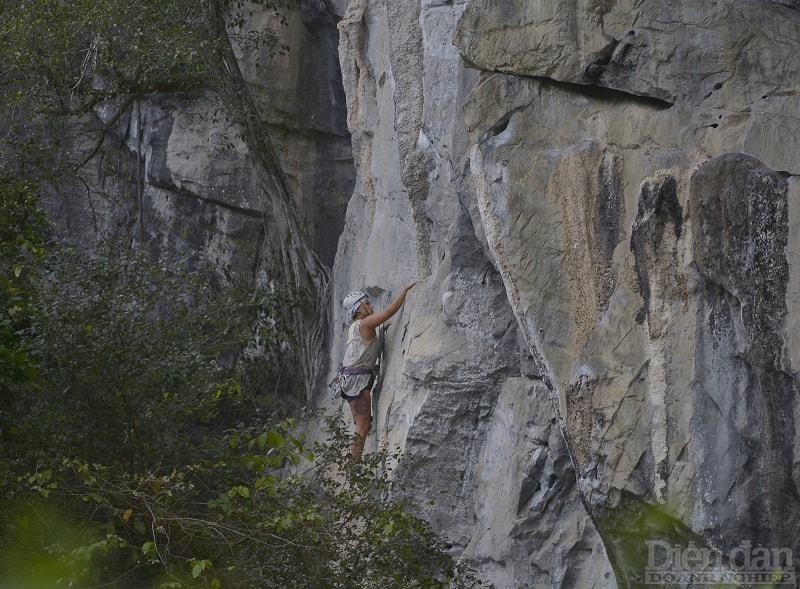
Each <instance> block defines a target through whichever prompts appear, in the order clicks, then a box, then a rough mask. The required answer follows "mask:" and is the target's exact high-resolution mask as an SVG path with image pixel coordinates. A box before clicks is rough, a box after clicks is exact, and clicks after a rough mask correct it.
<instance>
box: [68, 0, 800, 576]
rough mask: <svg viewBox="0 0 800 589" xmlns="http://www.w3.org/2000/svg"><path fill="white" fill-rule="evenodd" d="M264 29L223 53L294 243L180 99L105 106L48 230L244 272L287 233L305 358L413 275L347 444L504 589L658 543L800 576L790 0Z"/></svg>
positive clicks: (263, 266)
mask: <svg viewBox="0 0 800 589" xmlns="http://www.w3.org/2000/svg"><path fill="white" fill-rule="evenodd" d="M269 18H270V17H269V16H268V15H258V16H257V18H256V19H254V20H253V21H252V22H251V23H250V26H252V27H254V28H259V27H263V26H265V23H267V22H268V21H269ZM335 26H338V44H337V39H336V32H337V31H336V29H335ZM287 34H288V35H289V37H290V39H291V41H290V45H291V47H292V50H291V51H290V53H289V54H288V55H287V56H285V57H281V58H278V59H276V60H272V61H270V60H267V59H262V60H261V61H262V67H263V66H264V65H267V68H268V69H267V70H266V72H265V73H262V72H264V70H263V69H256V68H255V67H254V65H253V61H252V60H253V58H254V56H252V55H242V56H240V57H241V58H242V70H243V72H244V73H245V76H246V77H247V78H248V80H249V82H250V84H251V89H252V91H253V92H254V94H255V95H256V96H257V97H259V98H260V102H261V106H262V108H263V112H264V116H265V117H266V120H267V122H268V124H269V127H270V129H271V130H272V131H273V133H272V138H273V141H274V142H275V144H276V148H277V151H278V153H280V154H281V156H280V164H281V169H282V172H283V174H284V175H285V177H286V181H287V184H288V186H289V189H290V192H291V194H292V196H293V199H294V201H293V202H294V204H295V206H296V207H297V210H298V211H299V218H300V219H301V220H302V224H301V225H302V226H301V227H297V226H294V225H291V224H286V223H284V221H285V219H282V217H281V215H283V214H284V213H285V210H286V209H282V208H281V207H280V206H278V204H277V201H276V200H275V199H274V195H273V194H271V193H270V192H269V191H268V190H264V189H263V186H262V184H263V182H262V180H263V179H262V178H260V177H259V174H258V170H256V169H255V168H254V166H253V165H252V163H251V160H250V158H249V154H248V153H247V149H246V146H245V145H244V144H243V143H241V142H239V141H238V140H237V139H236V138H235V135H233V134H232V132H231V130H230V129H229V128H227V126H226V125H225V124H224V123H222V122H217V121H216V120H215V119H214V117H213V116H211V115H212V114H213V106H211V103H210V102H209V101H208V97H202V96H198V97H195V99H193V100H191V101H186V100H184V99H181V100H178V99H176V98H175V97H167V96H162V97H156V98H154V99H153V100H150V101H148V102H145V103H143V104H142V105H141V111H135V112H134V113H132V114H131V115H130V116H126V117H123V118H122V119H120V122H119V124H118V127H119V128H118V132H117V133H116V140H117V143H116V145H117V147H118V150H117V151H116V152H115V153H116V155H115V156H114V157H105V158H103V159H102V160H100V159H98V160H96V161H97V165H96V167H94V168H92V172H93V174H92V176H91V177H89V178H87V181H88V182H89V183H90V184H91V185H92V186H94V187H95V188H97V189H98V190H100V191H102V192H103V193H105V194H106V195H107V196H108V198H105V199H100V200H95V201H92V202H90V203H86V202H85V201H83V200H81V201H63V202H57V203H53V205H52V210H53V211H54V213H55V214H57V215H59V216H60V218H61V220H62V222H63V224H64V226H65V227H66V228H68V229H71V230H75V231H79V232H83V233H86V232H88V233H92V232H95V231H98V232H102V233H105V234H108V235H114V236H116V237H117V238H118V239H128V240H131V239H142V240H149V242H150V243H151V244H152V246H151V247H153V248H154V250H159V249H161V248H167V247H178V248H179V249H180V248H183V249H191V250H193V251H195V250H199V251H201V252H203V253H204V255H206V256H207V257H209V258H212V259H216V260H217V262H218V264H219V266H220V268H221V269H222V270H225V271H231V272H246V273H248V272H249V273H250V274H251V276H252V277H253V278H254V279H265V277H264V275H265V274H268V273H269V268H268V264H267V262H266V260H267V259H270V258H271V257H273V256H275V255H276V254H275V252H273V251H271V250H270V249H269V248H270V247H271V246H270V244H274V241H272V242H271V241H270V239H274V238H275V236H278V237H280V238H281V239H282V240H284V241H285V240H287V239H297V240H300V241H303V240H307V242H308V243H309V244H311V247H312V249H313V251H314V252H315V254H316V255H317V256H319V258H320V259H321V260H322V262H323V263H324V264H326V265H330V264H332V270H333V272H332V281H331V285H330V286H331V293H330V294H331V298H332V299H333V300H332V301H331V315H332V322H331V323H332V328H331V329H330V332H329V333H327V332H326V333H325V334H324V335H325V336H326V339H327V340H329V349H328V348H327V347H323V346H321V347H320V348H319V351H318V354H319V356H320V358H319V359H320V361H321V364H322V365H323V366H324V364H325V363H326V362H327V363H329V364H330V365H335V364H336V363H337V362H338V361H339V359H340V358H341V354H342V351H343V343H344V341H343V340H344V327H345V326H346V324H347V321H346V318H345V317H344V310H343V309H342V307H341V304H340V302H339V301H341V300H342V298H343V297H344V295H345V294H346V293H347V292H349V291H351V290H354V289H362V290H367V292H369V293H370V295H371V296H372V298H373V300H374V302H375V303H376V306H378V307H380V306H382V305H384V304H386V303H387V302H388V301H390V300H391V299H392V298H393V296H394V295H396V294H397V292H398V291H399V289H400V288H402V286H403V285H404V284H405V283H406V282H407V281H408V280H410V279H411V278H414V277H420V278H422V279H423V282H422V283H421V284H420V285H418V286H417V287H416V288H415V289H413V290H412V291H411V293H410V294H409V297H408V299H407V302H406V305H405V307H404V309H403V310H402V311H401V312H400V313H399V314H398V315H397V316H396V317H395V318H394V320H393V326H392V327H391V329H390V330H389V334H388V343H387V352H386V362H385V365H384V366H385V374H384V379H385V380H384V382H385V384H384V387H383V391H382V392H381V395H380V397H379V399H378V403H377V413H376V415H375V425H376V433H375V435H374V436H372V437H371V438H370V440H368V448H370V447H371V448H374V447H376V446H388V447H392V448H394V447H399V448H400V449H401V450H402V454H403V458H402V460H401V462H400V463H399V464H398V465H396V469H395V470H394V472H395V473H396V476H397V477H399V478H401V479H403V480H405V481H408V482H410V483H413V487H412V489H413V490H411V491H408V494H409V498H410V499H411V500H414V501H416V503H417V504H418V505H419V506H420V509H421V510H422V512H423V513H424V514H425V515H426V516H427V517H428V518H429V519H430V521H431V522H433V524H434V525H435V526H436V528H437V529H438V530H439V531H440V532H441V533H442V534H443V535H444V537H445V538H446V539H447V540H448V541H449V542H450V543H451V544H452V551H453V554H454V555H455V556H456V557H458V558H460V559H461V560H463V561H464V562H465V563H467V564H469V565H470V566H472V567H473V568H474V569H475V570H476V571H477V572H478V574H479V576H481V577H482V578H483V579H484V580H485V581H487V582H490V583H492V585H493V586H494V587H495V588H497V589H517V588H519V587H529V588H532V587H537V588H546V587H552V588H556V587H558V588H565V589H566V588H576V589H585V588H592V587H597V588H600V587H603V588H613V587H631V588H633V587H641V586H642V585H643V584H644V583H645V582H646V581H647V579H646V573H647V572H648V570H647V569H648V567H650V565H651V564H652V562H653V560H654V552H653V551H654V549H655V548H658V549H660V550H661V551H662V552H661V553H659V554H658V555H657V556H659V559H660V560H659V562H661V564H664V562H663V561H664V552H663V551H664V550H665V549H669V550H672V551H673V552H672V553H671V554H677V555H678V556H679V557H680V556H681V555H683V556H686V555H688V556H689V559H690V560H691V562H692V563H693V564H697V563H696V561H695V560H693V556H691V555H692V554H697V553H696V552H695V553H692V552H686V551H687V550H697V551H700V554H704V555H709V557H708V559H707V560H709V561H711V562H710V563H709V562H705V563H700V564H697V566H696V567H695V568H696V569H697V570H702V569H705V570H708V569H709V568H713V566H711V565H716V564H720V565H721V566H728V567H734V568H736V567H742V566H746V565H748V564H749V565H750V566H751V568H753V567H758V566H761V567H762V569H763V568H766V567H767V565H769V566H772V565H782V566H788V567H792V566H797V564H796V561H792V560H791V558H790V557H791V555H792V554H800V544H798V538H800V529H799V528H800V493H798V484H799V483H800V458H799V457H798V450H800V433H799V432H800V428H799V427H798V420H799V419H800V407H798V405H800V403H798V402H797V401H796V399H797V396H798V366H800V262H798V260H800V180H798V175H800V115H799V114H798V113H800V61H798V59H797V55H800V4H798V2H797V1H796V0H775V1H768V0H763V1H758V0H726V1H722V0H708V1H705V2H694V3H689V2H677V1H670V0H666V1H661V0H659V1H656V0H635V1H634V0H569V1H564V0H545V1H541V2H525V1H522V0H482V1H480V2H478V1H477V0H473V1H471V2H468V1H467V0H421V1H416V0H415V1H411V0H350V1H349V2H347V1H346V0H336V1H335V2H333V1H329V0H321V1H319V2H312V3H311V4H309V6H308V7H307V9H306V10H305V12H303V13H302V14H301V15H299V16H297V17H296V19H294V20H292V21H291V22H290V26H289V28H288V30H287ZM340 74H341V81H342V84H343V91H342V88H341V87H340V86H339V82H338V80H339V75H340ZM112 115H113V113H103V112H100V113H98V116H100V117H101V118H103V117H105V118H106V119H107V120H110V119H111V116H112ZM348 134H349V136H348ZM223 145H228V147H227V148H224V149H223V148H222V146H223ZM94 161H95V160H93V162H94ZM137 162H138V163H139V164H140V165H141V168H140V169H141V171H142V173H143V175H142V176H141V178H142V182H141V185H140V186H141V190H140V191H137V190H136V185H135V183H134V182H133V181H132V179H133V178H136V175H137ZM131 186H134V188H133V189H132V188H131ZM345 207H346V214H345V213H344V209H345ZM304 243H305V241H304ZM241 244H246V245H250V246H257V247H255V248H251V249H255V250H256V252H257V254H256V257H255V260H254V257H253V255H252V253H248V252H249V251H250V250H248V248H246V247H245V248H242V247H241ZM293 262H294V261H293V260H292V259H287V260H286V262H285V263H286V265H287V266H291V264H292V263H293ZM267 278H268V277H267ZM319 329H321V330H325V329H327V323H322V327H320V328H319ZM312 395H313V396H312V399H311V401H312V405H315V406H321V407H326V408H328V409H330V410H332V411H338V410H340V409H341V404H340V403H332V402H330V401H329V400H328V399H327V393H326V392H325V391H323V390H321V389H320V390H314V391H312ZM346 413H347V410H346V408H345V409H344V413H343V417H344V418H345V419H349V416H347V415H346ZM745 548H746V549H747V550H748V551H749V550H750V548H761V549H769V550H772V551H773V552H770V553H769V555H770V559H762V560H761V561H759V562H757V563H755V564H754V563H753V561H752V560H751V559H748V558H746V557H745ZM772 555H776V559H771V557H772ZM712 556H713V558H711V557H712ZM717 556H721V557H728V556H733V557H734V558H733V559H732V562H722V561H721V560H719V561H718V560H717ZM679 557H678V558H677V560H678V561H680V558H679ZM742 559H744V561H748V562H743V561H742ZM656 560H658V559H656ZM673 560H674V559H673ZM701 560H702V559H701ZM651 568H652V567H651ZM790 570H791V569H790ZM650 572H652V571H650ZM694 582H695V583H696V582H697V579H695V581H694ZM653 586H659V585H658V584H657V583H656V584H655V585H653ZM661 586H664V583H662V585H661ZM673 586H687V587H688V586H693V585H692V581H688V582H685V583H683V584H682V585H681V584H678V585H673ZM694 586H696V585H694Z"/></svg>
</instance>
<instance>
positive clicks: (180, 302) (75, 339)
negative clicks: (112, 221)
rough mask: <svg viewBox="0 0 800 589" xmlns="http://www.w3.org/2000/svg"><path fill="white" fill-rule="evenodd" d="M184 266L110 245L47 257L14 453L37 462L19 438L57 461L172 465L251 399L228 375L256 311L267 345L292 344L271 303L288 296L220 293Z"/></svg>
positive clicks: (134, 467) (206, 276)
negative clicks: (34, 374)
mask: <svg viewBox="0 0 800 589" xmlns="http://www.w3.org/2000/svg"><path fill="white" fill-rule="evenodd" d="M187 266H190V261H187V260H182V259H180V260H178V261H172V262H167V261H162V262H161V263H159V264H150V263H148V262H147V261H146V260H145V259H144V257H143V254H142V253H141V252H120V251H115V250H112V249H107V250H105V251H98V252H95V253H94V254H92V255H88V254H84V253H80V252H77V251H71V250H68V249H60V250H58V251H57V253H54V254H53V255H51V256H49V257H48V258H46V259H45V260H44V261H43V264H42V274H41V275H42V289H41V291H40V292H39V298H38V310H37V313H36V315H35V316H33V317H31V320H30V326H29V329H27V330H26V340H25V347H26V349H28V350H29V355H30V356H31V357H32V358H33V359H34V360H36V362H37V364H38V365H39V380H38V382H37V386H36V387H35V388H27V389H24V390H20V391H19V392H18V393H17V400H16V407H17V412H18V414H19V418H18V419H17V421H16V423H15V424H14V432H15V435H14V436H12V438H11V441H12V442H13V441H14V440H19V448H18V452H17V459H18V460H21V459H23V458H24V457H25V456H28V460H29V462H28V466H29V467H33V466H34V465H35V464H36V462H35V461H36V458H35V456H33V455H31V451H29V450H27V449H26V448H25V446H24V441H25V440H29V439H37V440H39V442H40V443H41V444H43V445H44V447H47V448H49V449H50V452H49V453H50V454H51V456H54V457H55V459H56V460H59V459H60V457H61V456H71V455H79V456H90V457H92V460H95V461H98V462H101V463H103V464H108V465H117V464H118V465H124V466H125V468H127V469H128V471H129V472H138V471H142V470H148V469H153V468H155V466H156V465H158V464H160V463H166V464H174V463H176V462H177V461H179V460H181V459H183V458H184V457H186V456H187V455H190V454H192V453H194V452H196V449H195V447H196V445H197V444H198V443H199V442H201V441H202V436H203V435H205V433H207V432H205V430H206V429H208V428H207V427H204V424H209V423H210V422H211V421H212V420H213V419H214V418H215V417H216V416H217V415H218V414H219V412H220V409H221V407H225V406H233V405H235V404H236V403H239V404H241V403H243V402H245V401H246V400H247V399H244V398H243V395H242V391H241V388H240V386H239V384H238V382H237V381H235V380H232V379H233V377H235V376H236V374H235V373H234V372H233V371H232V366H233V362H234V360H235V359H236V354H237V350H241V349H242V348H243V346H244V345H245V344H246V343H247V341H248V340H250V339H251V338H252V337H253V336H254V331H253V330H254V327H253V326H254V325H256V324H257V315H258V313H259V312H266V313H267V316H268V319H269V320H266V319H265V318H264V317H262V320H261V323H263V324H265V325H266V326H268V328H265V329H263V330H261V332H260V333H259V336H260V338H261V339H262V340H263V341H264V342H265V343H264V345H265V347H266V348H268V349H270V348H274V349H280V348H281V347H287V346H288V347H290V346H291V341H292V334H291V332H290V331H289V330H288V327H287V326H286V323H285V321H283V320H282V318H281V317H282V315H281V314H279V311H280V309H279V307H277V306H275V305H274V304H273V299H274V298H277V297H280V298H281V299H282V300H283V299H285V298H286V297H285V296H284V295H283V293H281V292H280V291H273V292H271V293H267V292H256V291H244V290H238V289H226V290H222V291H220V290H218V289H215V288H211V287H210V286H209V282H210V280H211V274H210V273H208V272H206V271H204V270H203V269H202V268H194V267H191V266H190V267H188V268H187ZM287 304H288V303H287ZM265 309H266V311H264V310H265ZM56 452H60V453H61V454H60V456H59V455H56Z"/></svg>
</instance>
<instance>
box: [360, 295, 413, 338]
mask: <svg viewBox="0 0 800 589" xmlns="http://www.w3.org/2000/svg"><path fill="white" fill-rule="evenodd" d="M418 282H419V280H412V281H411V282H409V283H408V284H406V285H405V287H403V290H402V291H401V292H400V294H399V295H397V298H396V299H395V300H393V301H392V302H391V303H389V305H388V306H387V307H386V308H385V309H383V310H382V311H378V312H376V313H373V314H372V315H369V316H367V317H364V318H363V319H362V320H361V323H359V324H358V331H359V333H361V337H362V338H363V339H364V341H368V342H370V341H372V340H374V339H375V337H376V336H377V333H376V330H377V329H378V326H379V325H382V324H383V322H384V321H386V320H387V319H389V318H390V317H392V316H393V315H394V314H395V313H397V312H398V311H399V310H400V308H401V307H402V306H403V303H404V302H405V300H406V295H407V294H408V291H410V290H411V289H412V288H414V287H415V286H416V285H417V283H418Z"/></svg>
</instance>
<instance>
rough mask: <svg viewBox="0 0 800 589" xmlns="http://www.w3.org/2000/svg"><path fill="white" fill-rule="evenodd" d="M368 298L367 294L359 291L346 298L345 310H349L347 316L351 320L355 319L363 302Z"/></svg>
mask: <svg viewBox="0 0 800 589" xmlns="http://www.w3.org/2000/svg"><path fill="white" fill-rule="evenodd" d="M366 298H368V297H367V295H366V293H363V292H361V291H360V290H357V291H355V292H351V293H350V294H349V295H347V296H346V297H344V301H343V303H344V308H345V309H347V314H348V316H349V317H350V319H352V318H353V315H355V314H356V311H358V308H359V307H360V306H361V301H363V300H364V299H366Z"/></svg>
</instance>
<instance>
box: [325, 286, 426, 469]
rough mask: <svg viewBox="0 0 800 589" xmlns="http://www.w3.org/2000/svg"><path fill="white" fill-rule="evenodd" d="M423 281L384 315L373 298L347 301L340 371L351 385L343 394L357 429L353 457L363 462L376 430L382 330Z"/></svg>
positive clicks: (356, 294) (351, 297)
mask: <svg viewBox="0 0 800 589" xmlns="http://www.w3.org/2000/svg"><path fill="white" fill-rule="evenodd" d="M417 283H419V280H412V281H411V282H409V283H408V284H407V285H406V286H405V287H403V290H402V292H401V293H400V294H399V295H398V296H397V298H395V299H394V300H393V301H392V302H391V303H389V305H388V306H387V307H386V308H385V309H383V310H382V311H378V312H376V311H375V310H374V309H373V307H372V302H371V301H370V300H369V297H368V296H367V295H366V294H365V293H363V292H360V291H356V292H351V293H350V294H349V295H347V296H346V297H345V298H344V301H343V302H344V308H345V310H346V312H347V314H348V316H349V317H350V319H352V320H353V323H352V324H351V325H350V329H349V330H348V336H347V348H346V349H345V353H344V358H343V360H342V367H341V368H340V371H343V372H344V373H345V374H348V375H349V376H348V377H347V385H346V386H345V387H344V390H343V391H342V393H341V396H342V398H343V399H344V400H346V401H347V404H348V405H350V412H351V413H352V414H353V421H354V422H355V425H356V432H355V434H354V435H353V441H352V443H351V445H350V455H351V456H352V457H353V458H354V459H356V460H360V459H361V454H362V453H363V451H364V441H365V440H366V437H367V434H369V430H370V428H371V427H372V386H373V385H374V384H375V376H376V374H375V364H376V362H377V361H378V356H380V353H381V341H380V338H379V337H378V329H379V328H381V327H382V328H383V329H388V327H389V326H390V325H391V323H387V320H388V319H390V318H391V317H392V316H393V315H394V314H395V313H397V312H398V311H399V310H400V308H401V307H402V306H403V303H404V302H405V300H406V295H407V294H408V291H410V290H411V289H412V288H414V286H415V285H416V284H417Z"/></svg>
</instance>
